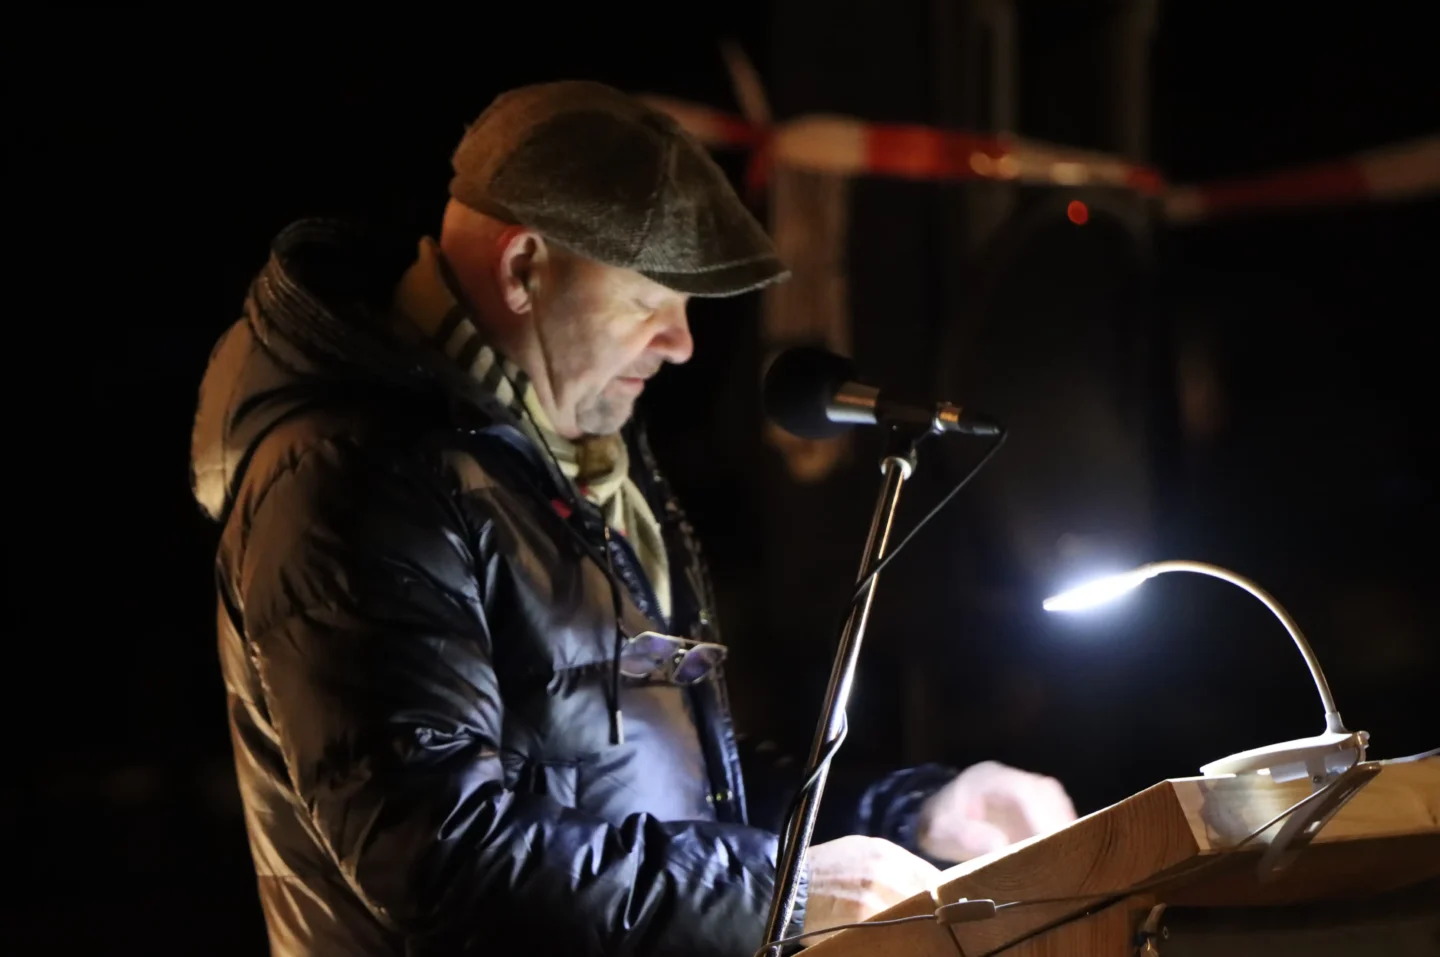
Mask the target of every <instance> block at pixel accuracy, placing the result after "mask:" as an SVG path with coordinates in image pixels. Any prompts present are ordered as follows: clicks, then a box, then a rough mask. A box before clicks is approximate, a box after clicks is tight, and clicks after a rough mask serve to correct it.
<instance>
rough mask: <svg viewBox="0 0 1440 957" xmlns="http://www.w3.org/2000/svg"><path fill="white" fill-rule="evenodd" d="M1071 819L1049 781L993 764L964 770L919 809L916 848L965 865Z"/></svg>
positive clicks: (1061, 791) (1066, 801)
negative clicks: (975, 858)
mask: <svg viewBox="0 0 1440 957" xmlns="http://www.w3.org/2000/svg"><path fill="white" fill-rule="evenodd" d="M1073 820H1075V805H1074V804H1072V803H1070V795H1068V794H1066V793H1065V788H1064V787H1062V786H1061V784H1060V782H1059V781H1057V780H1055V779H1054V778H1047V777H1044V776H1043V775H1039V774H1031V773H1030V772H1029V771H1021V770H1019V769H1017V768H1012V767H1008V766H1006V765H1004V764H1000V763H998V762H995V761H984V762H982V763H980V764H977V765H974V766H973V767H970V768H966V769H965V770H964V771H962V772H960V773H959V774H958V775H956V776H955V780H953V781H951V782H950V783H949V784H947V785H945V786H944V787H943V788H941V789H940V790H939V791H936V792H935V793H934V794H933V795H931V797H930V799H929V800H928V801H926V802H925V804H924V805H923V806H922V807H921V808H920V820H919V822H918V827H917V830H916V835H915V842H916V845H917V846H918V847H919V848H920V850H921V851H923V852H924V853H925V854H926V855H927V856H929V857H932V858H935V859H936V860H941V861H968V860H970V859H971V858H972V857H979V856H980V855H982V854H988V853H990V852H991V851H995V850H999V849H1000V848H1002V847H1005V846H1006V845H1008V844H1013V843H1015V842H1016V841H1021V840H1024V839H1025V838H1027V837H1032V836H1034V835H1036V834H1046V833H1048V832H1050V831H1054V830H1058V829H1059V828H1062V827H1064V826H1065V825H1067V824H1069V823H1070V822H1071V821H1073Z"/></svg>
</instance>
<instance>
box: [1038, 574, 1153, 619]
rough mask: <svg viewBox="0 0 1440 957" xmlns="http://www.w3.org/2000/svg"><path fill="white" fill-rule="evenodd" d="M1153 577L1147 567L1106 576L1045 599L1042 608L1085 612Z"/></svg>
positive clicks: (1112, 599)
mask: <svg viewBox="0 0 1440 957" xmlns="http://www.w3.org/2000/svg"><path fill="white" fill-rule="evenodd" d="M1154 575H1155V572H1153V571H1151V570H1150V567H1149V566H1148V565H1146V566H1141V567H1140V568H1132V569H1131V570H1130V571H1128V572H1120V573H1118V574H1115V575H1106V576H1104V577H1103V578H1096V579H1093V580H1091V581H1088V582H1086V583H1085V584H1083V585H1077V586H1076V587H1074V588H1071V589H1068V590H1066V591H1062V592H1061V593H1060V594H1058V595H1053V596H1051V597H1049V598H1047V599H1045V604H1044V608H1045V610H1046V611H1085V610H1087V609H1090V608H1095V607H1097V606H1099V605H1103V604H1106V603H1107V602H1111V601H1114V600H1115V599H1117V598H1119V597H1120V596H1121V595H1124V594H1126V593H1127V592H1129V591H1131V590H1132V589H1134V588H1137V587H1139V586H1140V584H1141V583H1143V582H1144V581H1146V580H1147V579H1149V578H1152V577H1154Z"/></svg>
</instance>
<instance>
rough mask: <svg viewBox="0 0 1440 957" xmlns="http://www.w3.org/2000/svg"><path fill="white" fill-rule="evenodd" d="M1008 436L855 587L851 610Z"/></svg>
mask: <svg viewBox="0 0 1440 957" xmlns="http://www.w3.org/2000/svg"><path fill="white" fill-rule="evenodd" d="M1006 435H1007V433H1005V432H1001V433H1000V435H999V437H997V438H996V439H995V441H994V442H992V443H990V449H989V451H987V452H986V453H985V454H984V455H983V456H981V458H980V461H978V462H976V463H975V464H974V465H973V466H971V468H970V471H968V472H966V473H965V476H964V477H963V478H962V479H960V481H959V482H956V483H955V487H954V488H952V489H951V490H950V491H948V492H946V493H945V497H944V498H942V499H940V501H939V502H937V503H936V504H935V507H934V508H932V509H930V511H928V512H926V513H925V517H924V518H922V519H920V521H918V522H916V523H915V527H914V528H912V529H910V531H909V533H908V534H907V535H906V536H905V537H904V538H902V539H900V544H899V545H896V546H895V547H894V548H893V549H891V550H890V554H888V555H886V556H885V557H884V558H882V559H881V560H880V564H878V565H876V566H875V567H874V568H872V569H871V570H870V574H868V575H866V576H865V577H864V578H862V579H861V580H860V583H859V584H858V585H856V586H855V595H854V596H853V597H852V598H851V599H850V608H854V607H855V605H857V604H859V602H860V599H861V598H862V597H864V594H865V589H866V588H868V587H869V586H870V583H871V582H873V581H874V580H875V576H876V575H879V574H880V573H881V572H882V571H884V570H885V567H886V566H887V565H889V564H890V563H891V562H892V561H894V560H895V556H897V555H899V554H900V553H901V552H902V551H904V550H905V546H906V545H909V544H910V540H911V539H913V538H914V537H915V536H916V534H918V533H919V531H920V529H922V528H924V527H925V526H926V525H927V524H928V523H929V522H930V520H931V519H933V518H934V517H935V516H936V515H938V514H940V510H941V509H942V508H944V507H945V506H946V505H949V504H950V500H951V499H953V498H954V497H955V496H956V495H959V494H960V490H961V489H963V488H964V487H965V486H967V485H969V484H970V480H971V479H973V478H974V477H975V476H976V475H979V474H980V470H981V469H983V468H984V467H985V466H986V465H988V464H989V463H990V460H991V459H992V458H994V457H995V453H997V452H999V451H1000V447H1001V446H1002V445H1004V444H1005V437H1006ZM845 613H846V615H849V613H850V609H848V608H847V609H846V612H845Z"/></svg>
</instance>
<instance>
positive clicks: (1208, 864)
mask: <svg viewBox="0 0 1440 957" xmlns="http://www.w3.org/2000/svg"><path fill="white" fill-rule="evenodd" d="M1350 767H1351V768H1353V767H1355V765H1353V764H1352V765H1351V766H1350ZM1345 770H1346V771H1348V770H1350V768H1346V769H1345ZM1343 773H1344V772H1341V774H1337V775H1336V776H1335V777H1334V778H1333V779H1332V780H1331V781H1330V782H1329V783H1328V784H1326V785H1325V786H1324V787H1322V788H1321V789H1320V790H1318V791H1315V792H1314V793H1311V794H1307V795H1306V796H1305V797H1303V798H1301V799H1300V800H1298V801H1296V802H1295V803H1294V804H1292V805H1290V806H1289V807H1287V808H1286V809H1285V810H1283V811H1281V812H1280V813H1279V814H1277V815H1275V816H1274V817H1272V818H1271V819H1270V820H1268V821H1266V822H1265V823H1264V824H1262V825H1260V826H1259V827H1258V828H1256V829H1255V830H1253V831H1251V832H1250V833H1249V834H1247V835H1245V836H1244V837H1242V838H1241V839H1240V840H1238V841H1236V842H1235V843H1234V844H1231V845H1229V846H1228V847H1224V848H1221V849H1220V852H1219V853H1218V854H1216V855H1215V856H1214V857H1209V858H1206V859H1204V860H1202V861H1197V862H1195V863H1194V864H1192V865H1191V866H1190V867H1188V868H1183V869H1181V870H1180V871H1177V872H1175V873H1173V874H1165V875H1163V876H1157V877H1152V878H1151V879H1150V880H1148V881H1141V882H1140V883H1139V884H1134V885H1132V886H1130V887H1127V888H1126V889H1125V890H1123V891H1114V892H1111V893H1110V894H1108V895H1107V894H1104V893H1100V894H1072V895H1070V896H1067V897H1036V898H1032V899H1030V900H1017V901H1006V902H1004V903H1001V904H996V905H995V909H996V910H1008V909H1009V908H1012V907H1030V906H1033V905H1037V904H1064V903H1072V902H1074V901H1080V900H1093V899H1095V898H1096V897H1106V896H1108V897H1109V900H1107V901H1106V902H1105V903H1104V905H1103V906H1104V907H1108V906H1110V904H1112V903H1114V902H1115V901H1117V900H1120V899H1122V898H1125V897H1129V896H1130V895H1131V894H1138V893H1140V892H1141V891H1147V890H1150V889H1151V888H1153V887H1159V886H1160V885H1162V884H1168V883H1170V882H1171V881H1175V880H1178V879H1180V878H1182V877H1190V878H1193V877H1194V876H1195V875H1197V874H1200V873H1202V872H1204V871H1208V870H1209V869H1211V868H1212V867H1214V866H1215V865H1216V864H1219V863H1221V862H1222V861H1226V860H1228V859H1229V858H1230V857H1231V856H1232V855H1234V854H1236V853H1237V852H1239V851H1240V850H1241V849H1242V848H1243V847H1245V845H1247V844H1249V843H1250V842H1251V841H1253V840H1255V839H1256V838H1258V837H1259V836H1260V835H1261V834H1264V833H1265V832H1266V831H1268V830H1270V828H1272V827H1274V826H1275V825H1276V824H1279V823H1280V822H1281V821H1283V820H1284V819H1285V818H1287V817H1289V816H1290V815H1291V814H1294V813H1295V812H1296V811H1298V810H1300V809H1301V808H1302V807H1304V806H1305V805H1307V804H1309V803H1311V802H1312V801H1317V800H1319V799H1320V798H1322V797H1325V796H1326V795H1327V794H1329V793H1330V792H1331V791H1332V790H1334V789H1335V788H1336V787H1337V786H1338V785H1339V784H1340V779H1341V775H1342V774H1343Z"/></svg>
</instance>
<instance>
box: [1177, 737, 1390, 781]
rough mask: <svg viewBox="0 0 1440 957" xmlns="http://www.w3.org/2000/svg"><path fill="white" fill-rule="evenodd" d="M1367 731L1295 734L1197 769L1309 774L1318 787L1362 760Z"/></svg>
mask: <svg viewBox="0 0 1440 957" xmlns="http://www.w3.org/2000/svg"><path fill="white" fill-rule="evenodd" d="M1369 743H1370V735H1369V733H1368V732H1365V731H1344V730H1340V731H1326V732H1325V733H1324V734H1317V735H1315V736H1314V737H1313V738H1296V739H1295V740H1294V741H1282V742H1280V743H1279V744H1267V745H1265V746H1264V747H1261V748H1251V749H1250V750H1249V751H1241V752H1240V753H1239V754H1232V755H1230V756H1229V757H1225V758H1221V759H1220V760H1218V761H1211V762H1210V763H1209V764H1207V765H1205V766H1204V767H1202V768H1201V769H1200V773H1201V774H1204V775H1206V776H1213V775H1221V774H1268V775H1269V776H1270V779H1271V780H1273V781H1280V782H1283V781H1297V780H1299V779H1301V778H1309V779H1310V783H1311V784H1313V785H1314V786H1316V787H1320V786H1321V785H1323V784H1324V783H1325V782H1326V781H1328V780H1330V779H1331V778H1333V777H1335V776H1336V775H1337V774H1341V773H1343V772H1344V771H1345V770H1346V769H1347V768H1350V767H1352V766H1354V765H1356V764H1359V763H1360V762H1361V761H1364V760H1365V748H1366V746H1367V745H1369Z"/></svg>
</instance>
